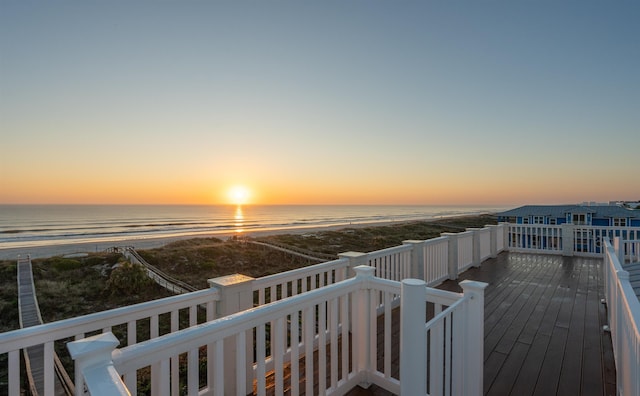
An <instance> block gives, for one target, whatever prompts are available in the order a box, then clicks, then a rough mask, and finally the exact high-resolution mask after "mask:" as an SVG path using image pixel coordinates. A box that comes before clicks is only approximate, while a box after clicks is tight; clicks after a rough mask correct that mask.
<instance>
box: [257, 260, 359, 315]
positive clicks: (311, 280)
mask: <svg viewBox="0 0 640 396" xmlns="http://www.w3.org/2000/svg"><path fill="white" fill-rule="evenodd" d="M348 271H349V260H348V259H346V258H343V259H338V260H333V261H329V262H326V263H320V264H315V265H311V266H308V267H303V268H298V269H294V270H291V271H287V272H281V273H279V274H273V275H268V276H264V277H262V278H258V279H256V280H255V281H253V285H252V289H253V292H254V300H255V301H257V304H258V306H259V305H264V304H265V303H270V302H273V301H277V300H280V299H283V298H287V297H291V296H295V295H296V294H299V293H305V292H307V291H311V290H315V289H317V288H319V287H324V286H326V285H331V284H333V283H336V282H340V281H342V280H345V279H347V277H348V276H350V275H349V273H348Z"/></svg>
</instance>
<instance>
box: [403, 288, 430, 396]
mask: <svg viewBox="0 0 640 396" xmlns="http://www.w3.org/2000/svg"><path fill="white" fill-rule="evenodd" d="M401 287H402V289H401V290H402V291H401V296H402V297H401V301H402V303H401V305H400V394H402V395H426V394H427V380H426V373H427V335H426V333H425V323H426V322H427V313H426V307H425V287H426V284H425V283H424V281H422V280H419V279H405V280H403V281H402V286H401Z"/></svg>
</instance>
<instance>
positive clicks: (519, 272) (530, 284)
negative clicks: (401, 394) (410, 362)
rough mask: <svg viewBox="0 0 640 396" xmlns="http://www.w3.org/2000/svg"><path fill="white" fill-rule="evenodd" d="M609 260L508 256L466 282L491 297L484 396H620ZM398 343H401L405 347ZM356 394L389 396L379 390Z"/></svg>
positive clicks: (454, 284) (452, 286)
mask: <svg viewBox="0 0 640 396" xmlns="http://www.w3.org/2000/svg"><path fill="white" fill-rule="evenodd" d="M602 266H603V260H602V259H593V258H578V257H561V256H552V255H534V254H519V253H502V254H500V255H499V256H498V257H497V258H496V259H490V260H488V261H485V262H484V263H483V264H482V266H481V267H479V268H472V269H470V270H468V271H466V272H464V273H463V274H461V275H460V278H459V279H457V280H456V281H447V282H445V283H444V284H442V285H441V286H440V287H439V288H441V289H445V290H451V291H456V292H461V291H462V290H461V289H460V288H459V286H458V282H459V281H462V280H464V279H471V280H479V281H483V282H487V283H489V286H488V287H487V289H486V290H485V328H484V340H485V341H484V394H485V395H488V396H504V395H513V396H521V395H522V396H528V395H531V396H534V395H535V396H538V395H539V396H548V395H563V396H564V395H586V396H600V395H615V394H616V389H615V375H616V374H615V365H614V361H613V350H612V347H611V337H610V334H609V333H607V332H605V331H603V329H602V326H603V325H605V324H607V318H606V306H605V305H604V304H602V303H601V302H600V300H601V299H602V298H604V279H603V276H604V275H603V268H602ZM398 341H399V340H398ZM350 395H352V396H357V395H389V393H388V392H385V391H383V390H381V389H379V388H376V387H371V388H370V389H367V390H363V389H359V388H357V389H354V390H353V391H352V392H351V393H350Z"/></svg>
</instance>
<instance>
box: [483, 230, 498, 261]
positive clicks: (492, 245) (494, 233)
mask: <svg viewBox="0 0 640 396" xmlns="http://www.w3.org/2000/svg"><path fill="white" fill-rule="evenodd" d="M485 227H487V228H488V229H489V238H490V239H489V250H490V253H491V258H496V257H498V227H500V226H499V225H495V224H489V225H486V226H485Z"/></svg>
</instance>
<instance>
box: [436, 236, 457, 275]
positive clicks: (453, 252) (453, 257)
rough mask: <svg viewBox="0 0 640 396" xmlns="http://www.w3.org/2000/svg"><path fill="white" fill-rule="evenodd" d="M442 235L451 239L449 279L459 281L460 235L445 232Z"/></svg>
mask: <svg viewBox="0 0 640 396" xmlns="http://www.w3.org/2000/svg"><path fill="white" fill-rule="evenodd" d="M440 235H442V236H444V237H447V238H448V239H449V279H458V234H456V233H453V232H443V233H442V234H440Z"/></svg>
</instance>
